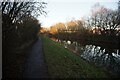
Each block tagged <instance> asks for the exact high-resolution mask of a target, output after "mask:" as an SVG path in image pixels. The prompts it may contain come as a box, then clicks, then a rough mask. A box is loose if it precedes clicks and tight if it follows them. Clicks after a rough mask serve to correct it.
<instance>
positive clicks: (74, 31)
mask: <svg viewBox="0 0 120 80" xmlns="http://www.w3.org/2000/svg"><path fill="white" fill-rule="evenodd" d="M118 6H119V5H118ZM47 32H48V31H47ZM49 36H50V37H54V38H57V39H59V40H70V41H78V42H80V41H88V42H95V41H96V42H97V43H103V42H105V43H108V44H109V42H110V43H115V44H117V45H119V40H120V9H119V8H118V9H117V10H111V9H108V8H106V7H104V6H102V5H100V4H95V6H94V7H93V8H92V13H91V15H90V16H89V17H86V18H83V19H81V20H71V21H69V22H66V23H56V24H55V25H52V26H51V27H50V30H49Z"/></svg>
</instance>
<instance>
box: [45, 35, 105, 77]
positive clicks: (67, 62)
mask: <svg viewBox="0 0 120 80" xmlns="http://www.w3.org/2000/svg"><path fill="white" fill-rule="evenodd" d="M43 46H44V53H45V59H46V63H47V65H48V73H49V75H50V77H56V78H103V77H107V75H106V74H105V72H104V71H102V70H101V69H99V68H96V67H94V66H92V65H90V64H89V63H87V62H86V61H84V60H83V59H81V58H80V57H79V56H77V55H75V54H73V53H72V52H70V51H69V50H68V49H65V48H64V47H62V46H60V44H58V43H56V42H54V41H52V40H50V39H49V38H48V37H45V36H44V37H43Z"/></svg>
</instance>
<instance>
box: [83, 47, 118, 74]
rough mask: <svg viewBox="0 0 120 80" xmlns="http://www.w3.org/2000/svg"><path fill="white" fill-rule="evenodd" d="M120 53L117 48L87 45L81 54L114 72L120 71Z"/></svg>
mask: <svg viewBox="0 0 120 80" xmlns="http://www.w3.org/2000/svg"><path fill="white" fill-rule="evenodd" d="M118 53H119V52H117V50H115V49H108V48H105V49H104V48H102V47H98V46H93V45H86V47H85V51H84V53H83V54H82V55H81V56H82V57H83V58H85V59H87V60H89V61H92V62H94V63H95V64H97V65H99V66H103V67H105V68H107V69H108V70H110V71H112V72H115V73H120V70H119V67H120V57H119V56H120V55H117V54H118ZM115 55H117V56H115Z"/></svg>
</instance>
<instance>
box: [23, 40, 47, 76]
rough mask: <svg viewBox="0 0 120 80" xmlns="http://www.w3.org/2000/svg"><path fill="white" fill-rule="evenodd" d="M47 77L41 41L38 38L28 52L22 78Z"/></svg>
mask: <svg viewBox="0 0 120 80" xmlns="http://www.w3.org/2000/svg"><path fill="white" fill-rule="evenodd" d="M47 76H48V74H47V66H46V64H45V61H44V55H43V46H42V40H41V38H39V39H38V40H37V41H36V42H35V43H34V45H33V47H32V48H31V50H30V51H29V56H28V57H27V61H26V64H25V71H24V73H23V77H24V78H46V77H47Z"/></svg>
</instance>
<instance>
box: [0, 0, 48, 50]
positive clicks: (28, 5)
mask: <svg viewBox="0 0 120 80" xmlns="http://www.w3.org/2000/svg"><path fill="white" fill-rule="evenodd" d="M45 7H46V3H45V2H34V1H33V2H30V1H28V2H26V1H22V2H20V1H17V0H4V1H3V2H0V10H2V39H3V49H5V50H6V49H7V48H8V49H10V48H12V47H19V46H20V45H23V44H24V43H26V42H28V41H31V40H34V39H36V38H37V34H38V32H39V29H40V27H41V24H40V23H39V21H38V20H37V19H36V17H38V16H40V15H41V14H46V12H45V11H44V8H45Z"/></svg>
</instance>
